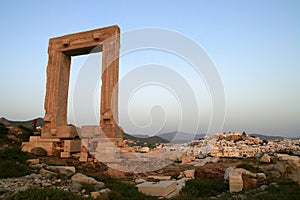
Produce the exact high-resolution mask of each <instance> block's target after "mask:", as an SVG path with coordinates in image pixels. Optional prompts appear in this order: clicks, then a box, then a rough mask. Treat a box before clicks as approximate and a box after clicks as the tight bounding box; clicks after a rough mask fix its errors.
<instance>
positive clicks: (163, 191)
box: [137, 181, 177, 197]
mask: <svg viewBox="0 0 300 200" xmlns="http://www.w3.org/2000/svg"><path fill="white" fill-rule="evenodd" d="M137 188H138V190H139V192H142V193H144V194H146V195H150V196H161V197H165V196H167V195H169V194H171V193H172V192H173V191H175V190H176V189H177V181H160V182H157V183H155V182H144V183H141V184H139V185H137Z"/></svg>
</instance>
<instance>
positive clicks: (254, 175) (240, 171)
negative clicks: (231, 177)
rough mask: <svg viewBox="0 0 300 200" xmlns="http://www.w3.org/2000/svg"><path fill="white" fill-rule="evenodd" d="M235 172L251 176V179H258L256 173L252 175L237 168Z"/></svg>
mask: <svg viewBox="0 0 300 200" xmlns="http://www.w3.org/2000/svg"><path fill="white" fill-rule="evenodd" d="M235 171H236V172H237V173H239V174H240V175H246V176H249V177H250V178H256V173H252V172H250V171H248V170H246V169H243V168H236V169H235Z"/></svg>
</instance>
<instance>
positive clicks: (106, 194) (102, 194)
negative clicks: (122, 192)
mask: <svg viewBox="0 0 300 200" xmlns="http://www.w3.org/2000/svg"><path fill="white" fill-rule="evenodd" d="M99 193H100V198H101V199H103V200H108V199H109V194H110V193H111V190H110V189H109V188H105V189H102V190H100V191H99Z"/></svg>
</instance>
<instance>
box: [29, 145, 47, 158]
mask: <svg viewBox="0 0 300 200" xmlns="http://www.w3.org/2000/svg"><path fill="white" fill-rule="evenodd" d="M30 153H32V154H33V155H35V156H47V151H46V150H45V149H43V148H42V147H34V148H32V149H31V150H30Z"/></svg>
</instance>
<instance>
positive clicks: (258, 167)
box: [0, 127, 300, 199]
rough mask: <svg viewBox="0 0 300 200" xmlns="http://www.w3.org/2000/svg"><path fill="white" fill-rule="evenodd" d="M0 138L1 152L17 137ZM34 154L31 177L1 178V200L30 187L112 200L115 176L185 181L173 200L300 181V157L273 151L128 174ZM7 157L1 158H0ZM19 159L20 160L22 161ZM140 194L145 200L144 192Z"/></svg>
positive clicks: (260, 190) (232, 195)
mask: <svg viewBox="0 0 300 200" xmlns="http://www.w3.org/2000/svg"><path fill="white" fill-rule="evenodd" d="M2 128H3V127H2ZM11 130H13V131H11V132H12V133H13V134H14V135H15V136H16V138H17V140H16V141H15V142H16V143H17V142H19V141H18V140H21V139H22V138H20V137H18V135H21V132H22V130H21V129H18V128H14V129H11ZM0 137H2V140H0V144H1V145H0V150H1V149H2V150H3V149H9V148H10V146H11V144H12V140H11V138H13V139H14V137H12V136H10V138H9V140H7V138H6V139H3V138H4V137H3V135H2V136H1V135H0ZM0 139H1V138H0ZM14 145H16V144H14ZM31 157H32V158H31V159H28V160H27V161H26V166H29V168H30V173H28V175H25V176H22V177H18V178H5V179H4V178H3V179H0V199H11V198H12V197H13V196H14V195H15V194H16V193H18V192H19V191H25V190H27V189H29V188H53V189H58V190H63V191H68V192H70V193H73V194H76V195H78V196H81V197H83V198H92V199H96V198H98V199H110V198H111V194H114V193H116V192H120V191H114V190H116V189H113V188H112V187H111V185H109V184H107V183H108V182H107V181H106V180H107V179H110V178H111V177H115V178H117V179H118V180H121V181H122V182H125V183H126V184H129V185H133V186H135V185H138V184H141V183H143V182H147V181H154V182H159V181H162V180H170V179H172V180H174V181H177V184H178V185H180V190H181V189H182V188H183V190H182V193H179V192H178V193H176V194H177V197H176V196H173V199H191V198H192V197H193V198H194V197H195V199H206V198H209V199H256V198H258V199H259V198H260V196H261V195H265V194H268V193H270V191H272V190H281V188H282V187H283V185H284V184H286V183H289V182H291V181H292V182H297V183H299V180H300V177H299V176H300V172H299V169H298V168H297V166H299V157H297V156H296V157H295V156H294V157H291V156H288V155H276V154H274V155H264V156H262V157H261V158H244V159H230V158H214V157H207V158H204V159H195V160H192V161H189V162H184V163H178V162H177V163H172V164H170V165H169V166H167V167H164V168H162V169H160V170H157V171H154V172H147V173H126V172H122V171H118V170H115V169H112V168H109V167H107V166H106V165H104V164H102V163H99V162H94V161H93V160H89V161H88V162H79V161H78V159H75V158H59V157H48V156H34V155H32V156H31ZM2 159H3V158H2ZM2 161H3V160H2ZM2 161H1V159H0V162H2ZM15 162H16V164H18V162H21V161H20V160H19V161H18V160H16V161H15ZM0 164H1V163H0ZM232 171H234V172H237V173H238V174H239V175H240V176H241V177H242V182H241V183H239V184H240V185H239V186H238V187H241V190H240V191H238V192H231V189H232V188H231V186H230V181H229V179H230V177H229V176H230V175H229V172H232ZM10 175H12V174H10ZM188 180H190V181H188ZM203 180H204V182H205V181H207V180H208V183H209V184H211V183H213V184H214V183H217V184H220V185H222V187H220V191H215V192H212V193H210V191H209V190H208V191H206V189H205V187H208V189H209V188H210V187H214V186H213V185H212V186H210V185H209V184H208V185H207V186H205V185H201V184H203ZM215 180H216V181H215ZM201 181H202V182H201ZM200 183H201V184H200ZM184 186H186V188H184ZM188 187H189V188H188ZM293 187H295V184H294V185H293ZM125 188H126V187H125ZM296 189H297V190H299V187H298V186H296ZM117 190H118V189H117ZM136 190H137V189H136ZM197 191H199V192H198V193H197ZM202 191H204V196H203V194H200V193H201V192H202ZM125 193H126V189H125ZM118 195H119V197H118V198H121V197H122V193H120V194H118ZM197 195H200V196H197ZM201 195H202V196H201ZM138 198H139V199H143V196H141V197H138ZM125 199H126V198H125ZM127 199H128V198H127ZM277 199H281V198H277Z"/></svg>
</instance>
